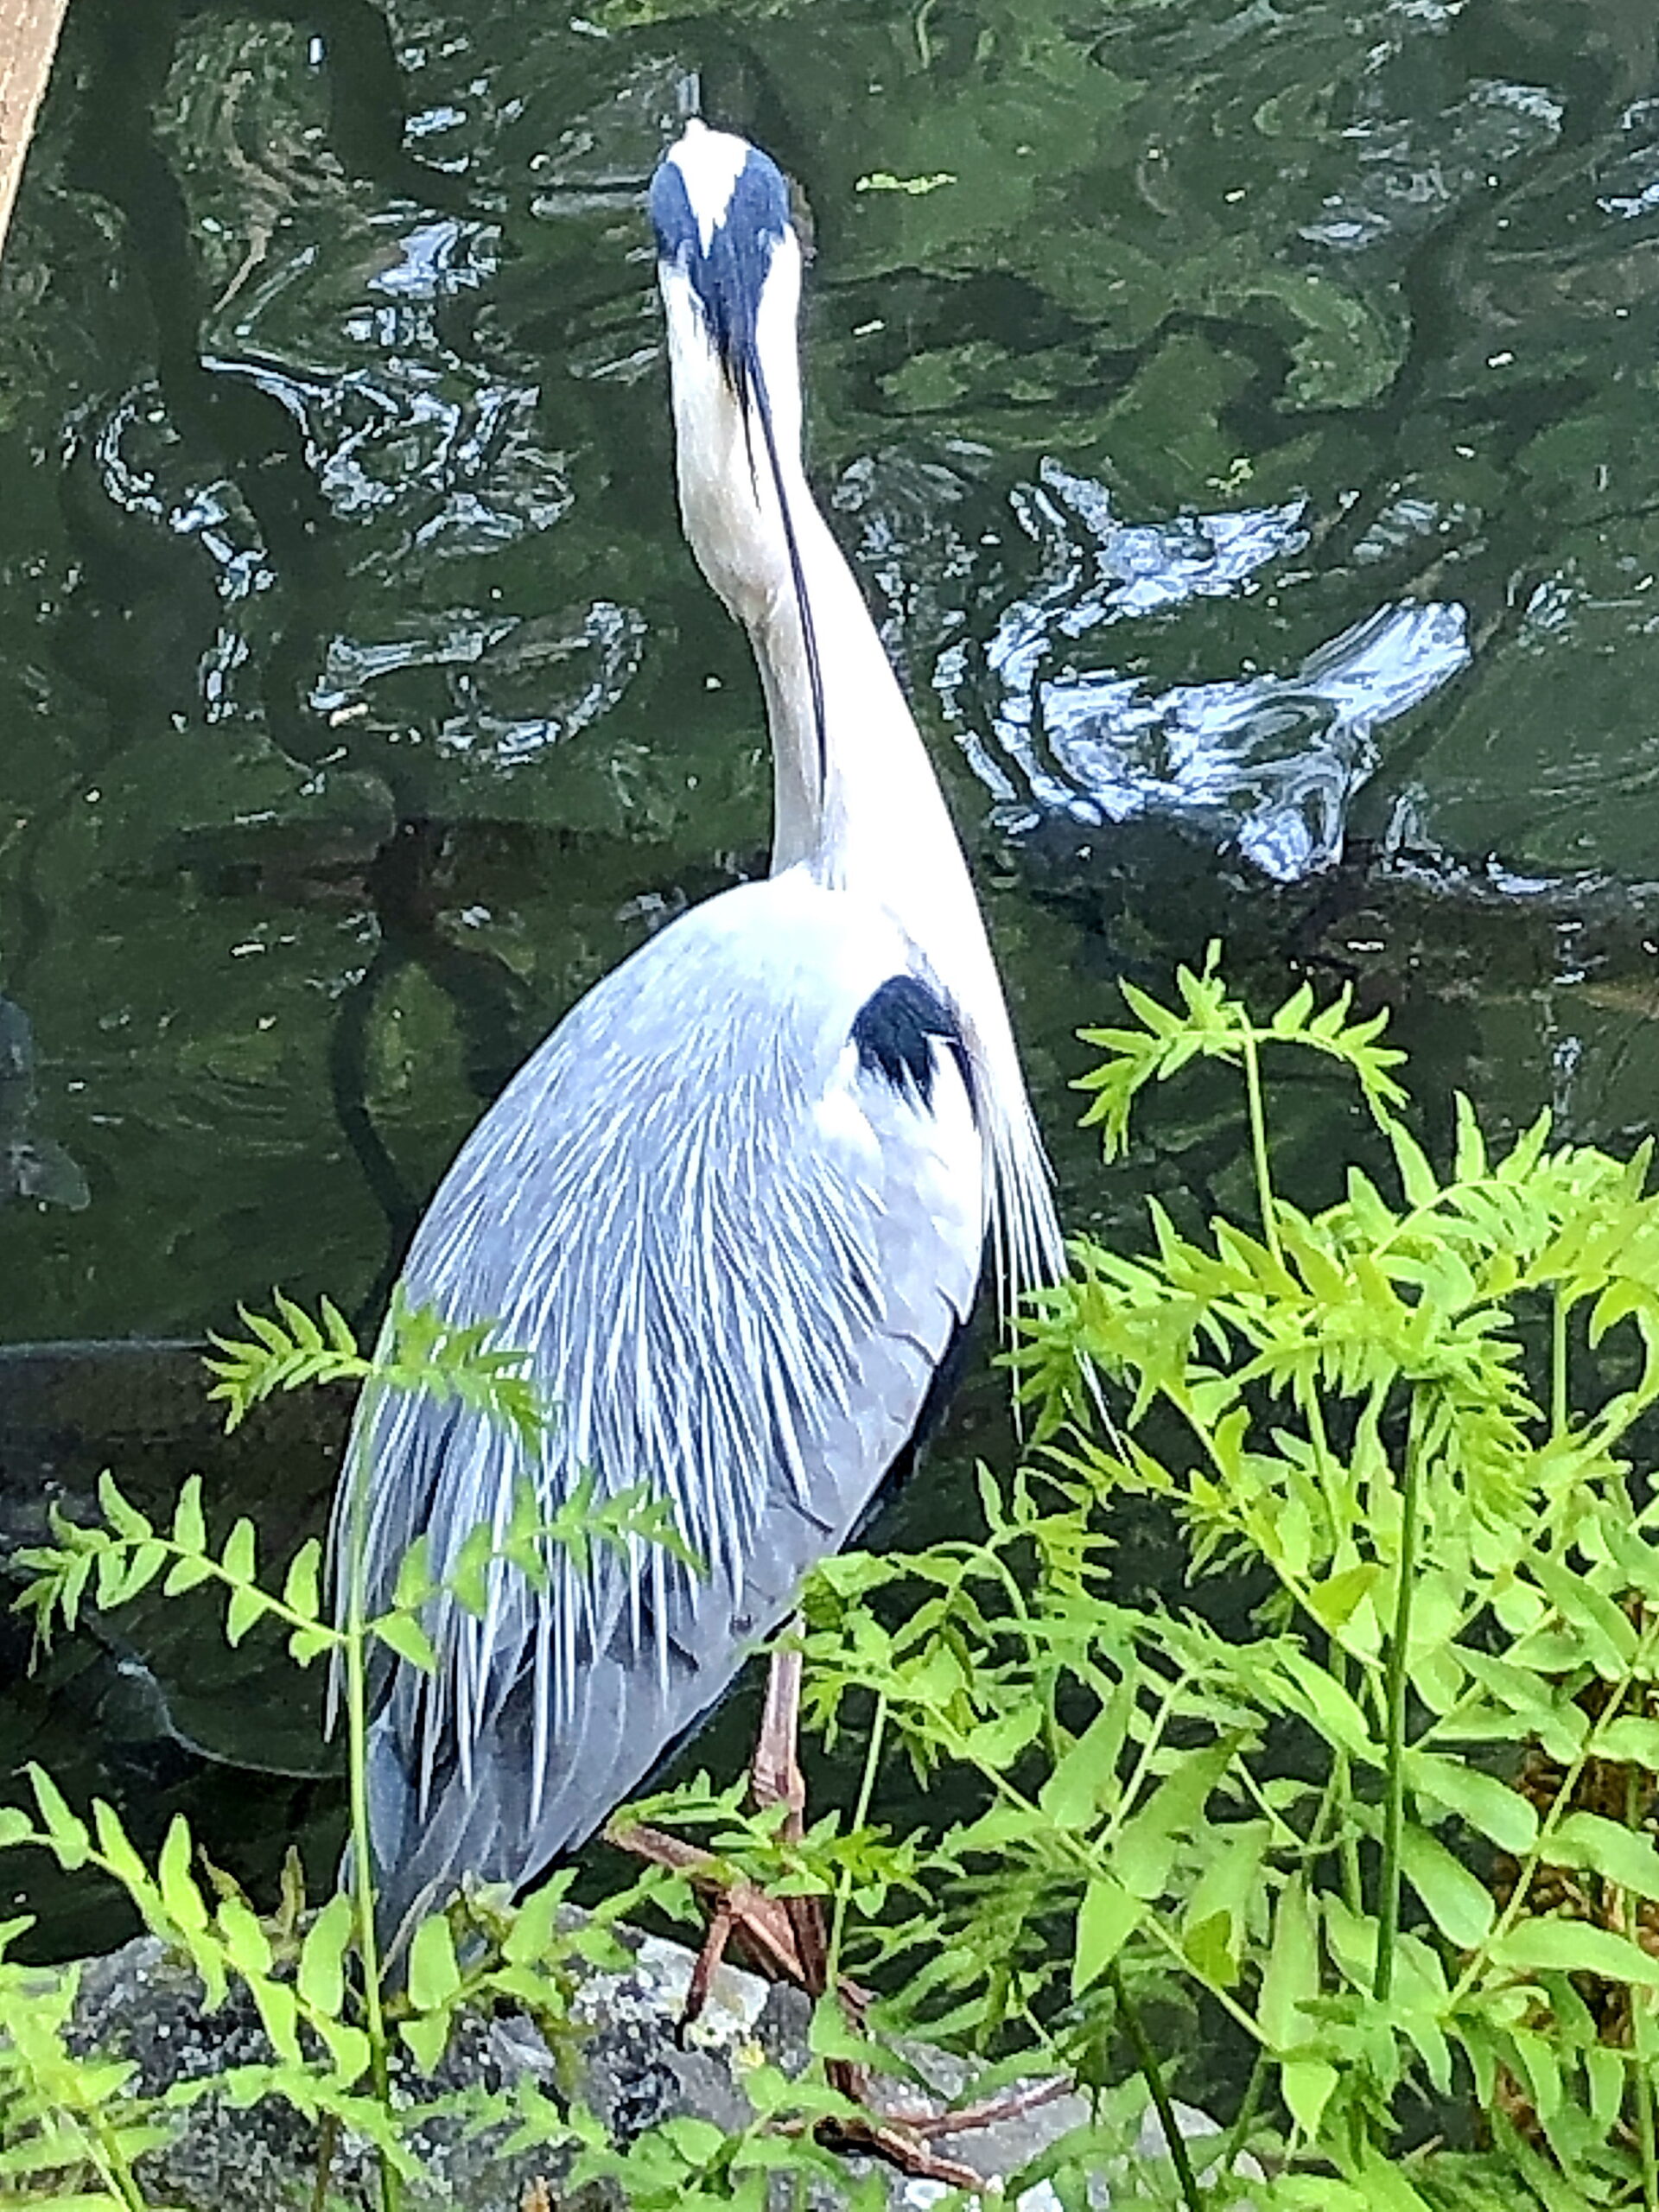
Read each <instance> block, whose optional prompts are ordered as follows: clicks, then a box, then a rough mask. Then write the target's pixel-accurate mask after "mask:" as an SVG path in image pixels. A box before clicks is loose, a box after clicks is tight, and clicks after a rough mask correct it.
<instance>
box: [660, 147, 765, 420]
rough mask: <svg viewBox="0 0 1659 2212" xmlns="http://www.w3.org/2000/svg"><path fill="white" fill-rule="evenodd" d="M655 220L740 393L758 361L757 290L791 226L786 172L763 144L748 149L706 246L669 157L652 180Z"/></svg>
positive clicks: (664, 252)
mask: <svg viewBox="0 0 1659 2212" xmlns="http://www.w3.org/2000/svg"><path fill="white" fill-rule="evenodd" d="M651 219H652V224H653V225H654V226H655V228H656V232H657V251H658V253H659V254H660V255H661V257H662V258H663V259H664V261H668V262H672V263H673V264H674V265H675V266H676V267H677V268H679V269H683V270H684V271H685V273H686V275H687V276H688V277H690V280H691V289H692V290H693V291H694V292H695V293H696V297H697V303H698V305H699V306H700V307H701V308H702V313H703V319H704V320H705V321H706V322H707V323H708V326H709V336H710V338H711V339H712V340H714V345H715V352H716V353H718V354H719V356H720V359H721V365H722V367H723V368H724V369H725V371H726V373H727V375H728V377H729V378H731V380H732V383H733V385H734V387H735V388H736V389H737V390H739V391H741V390H742V389H743V388H744V385H745V383H746V381H747V373H748V370H749V365H750V364H751V363H752V362H753V359H754V346H755V318H756V316H757V315H758V314H759V312H760V289H761V287H762V285H763V284H764V283H766V271H767V270H769V269H770V268H771V266H772V254H773V252H774V251H775V250H776V248H777V245H778V243H779V239H780V238H782V237H783V235H784V233H785V231H787V230H788V228H789V187H788V186H787V185H786V184H785V182H784V177H783V172H782V170H781V169H779V167H778V165H777V163H776V162H773V161H772V160H770V159H769V158H768V157H767V156H766V155H765V154H763V153H762V152H761V151H760V148H759V147H757V146H751V147H750V149H749V157H748V159H747V161H746V162H744V164H743V167H742V168H741V170H740V172H739V174H738V179H737V182H736V183H735V184H734V186H733V187H732V196H731V198H730V200H728V202H727V205H726V212H725V214H724V215H723V216H722V217H721V220H720V222H719V223H718V224H717V225H716V226H715V232H714V235H713V237H712V238H710V239H709V245H708V250H707V251H704V248H703V244H702V232H700V231H699V229H698V227H697V219H696V213H695V212H694V211H693V208H692V206H691V201H690V197H689V195H688V194H687V192H686V189H685V179H684V178H683V176H682V175H681V174H680V168H679V164H678V162H671V161H669V162H663V163H662V164H661V166H660V167H659V168H658V171H657V174H656V175H655V176H654V177H652V181H651Z"/></svg>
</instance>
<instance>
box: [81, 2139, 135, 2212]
mask: <svg viewBox="0 0 1659 2212" xmlns="http://www.w3.org/2000/svg"><path fill="white" fill-rule="evenodd" d="M88 2125H89V2126H90V2127H91V2129H92V2138H93V2140H94V2142H95V2143H96V2144H97V2145H98V2148H97V2151H96V2152H95V2153H94V2155H93V2159H92V2164H94V2165H95V2166H96V2167H97V2168H98V2170H99V2173H100V2175H101V2176H102V2177H103V2181H104V2186H105V2189H107V2190H109V2192H110V2194H111V2196H116V2197H118V2198H119V2199H120V2201H121V2202H122V2203H123V2204H124V2206H126V2208H127V2212H145V2197H144V2193H143V2190H142V2189H140V2188H139V2186H138V2179H137V2175H136V2174H135V2173H134V2172H133V2171H132V2168H131V2166H130V2165H129V2164H128V2163H127V2160H126V2158H125V2157H124V2154H123V2152H122V2150H121V2146H120V2145H119V2144H118V2142H117V2141H116V2139H115V2137H114V2135H113V2133H111V2130H110V2129H109V2128H108V2127H107V2126H105V2124H104V2122H103V2120H99V2119H98V2118H97V2117H95V2116H93V2117H92V2118H90V2119H89V2121H88Z"/></svg>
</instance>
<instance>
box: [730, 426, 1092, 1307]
mask: <svg viewBox="0 0 1659 2212" xmlns="http://www.w3.org/2000/svg"><path fill="white" fill-rule="evenodd" d="M779 461H780V473H781V474H782V476H783V490H784V496H785V499H786V500H787V502H788V505H789V510H790V514H791V519H792V521H793V524H794V529H795V540H796V550H797V556H798V561H799V565H800V581H801V584H802V586H803V595H804V599H805V601H806V604H807V605H808V607H810V610H811V620H812V626H813V631H814V634H815V636H816V639H817V652H818V676H819V686H820V692H821V696H822V700H823V761H822V766H820V757H819V753H820V740H819V733H818V721H817V709H816V703H815V701H814V698H813V691H812V682H811V675H810V667H809V664H808V659H807V653H806V649H805V642H804V632H803V627H802V624H801V620H800V615H799V608H798V600H797V595H796V591H795V579H794V576H793V574H792V572H791V573H788V574H786V575H784V576H782V577H780V578H779V579H778V580H777V582H776V585H775V587H774V588H772V590H770V591H768V592H766V593H765V594H760V595H757V596H756V597H755V598H754V599H753V601H751V602H750V605H749V607H748V609H747V615H748V619H747V621H746V624H745V626H746V628H747V631H748V633H749V639H750V643H751V645H753V650H754V657H755V661H756V663H757V664H758V666H759V668H760V679H761V684H762V688H763V690H764V691H765V694H766V711H767V721H768V723H769V726H770V730H771V736H772V766H773V792H774V817H773V823H772V872H773V874H777V873H779V871H780V870H781V869H784V868H793V867H797V866H804V867H806V868H809V869H810V871H811V873H812V874H814V875H816V876H817V878H818V879H819V880H820V881H822V882H823V883H824V884H825V885H826V886H828V887H829V888H831V889H836V890H845V891H848V892H850V893H853V894H855V896H858V897H862V898H866V899H870V900H872V901H874V903H876V904H878V905H880V906H883V907H885V908H886V909H887V912H889V913H891V914H892V916H893V918H894V920H895V921H897V923H898V924H899V927H900V928H901V929H902V930H903V931H904V932H905V934H906V936H907V937H908V938H910V940H911V942H912V944H914V945H915V946H916V948H917V950H918V954H919V955H920V957H921V958H922V960H923V961H924V962H925V963H926V965H927V966H928V967H929V968H930V969H931V970H932V972H933V974H934V976H936V977H937V979H938V982H939V983H940V984H942V985H943V987H944V989H945V990H946V991H947V993H948V994H949V995H950V998H951V1000H952V1001H954V1003H955V1005H956V1007H957V1012H958V1014H959V1016H960V1018H961V1020H962V1022H963V1030H964V1032H965V1033H966V1036H967V1039H968V1042H969V1049H970V1051H971V1052H972V1054H973V1057H974V1059H975V1062H976V1065H977V1066H978V1067H979V1069H980V1071H981V1075H982V1083H981V1090H982V1096H983V1097H984V1099H985V1100H986V1102H987V1103H988V1139H989V1145H990V1151H991V1155H992V1163H993V1170H994V1173H993V1181H994V1184H995V1193H994V1195H995V1201H996V1205H995V1227H996V1229H997V1232H998V1249H999V1253H1000V1255H1001V1274H1002V1277H1003V1283H1004V1287H1005V1290H1006V1291H1007V1293H1009V1294H1012V1293H1013V1292H1014V1290H1017V1289H1018V1288H1019V1287H1020V1286H1021V1285H1022V1284H1028V1283H1033V1282H1035V1281H1044V1280H1048V1279H1051V1278H1052V1275H1053V1274H1055V1273H1057V1272H1058V1269H1059V1268H1060V1267H1061V1265H1062V1264H1063V1263H1062V1262H1061V1259H1060V1250H1059V1235H1058V1227H1057V1225H1056V1223H1055V1219H1054V1213H1053V1207H1052V1199H1051V1198H1050V1194H1049V1189H1048V1179H1047V1169H1046V1164H1045V1162H1044V1160H1043V1154H1042V1147H1041V1142H1040V1140H1039V1135H1038V1132H1037V1128H1036V1124H1035V1122H1034V1119H1033V1116H1032V1111H1031V1107H1030V1103H1029V1101H1028V1099H1027V1094H1026V1087H1025V1077H1024V1074H1023V1071H1021V1068H1020V1058H1019V1052H1018V1048H1017V1046H1016V1045H1015V1042H1014V1032H1013V1029H1012V1027H1011V1025H1010V1023H1009V1020H1008V1014H1007V1004H1006V1001H1004V998H1003V995H1002V984H1001V977H1000V976H998V974H997V970H996V963H995V959H994V957H993V955H992V951H991V947H990V943H989V940H988V937H987V935H986V931H985V924H984V919H983V917H982V914H981V912H980V908H979V901H978V899H977V898H976V896H975V893H974V887H973V881H972V879H971V877H970V876H969V873H968V866H967V862H966V861H965V860H964V858H963V851H962V846H961V843H960V842H959V841H958V839H957V832H956V829H955V825H954V824H953V823H952V822H951V819H950V811H949V810H948V808H947V807H946V805H945V802H944V792H943V791H941V790H940V788H939V783H938V777H937V776H936V775H935V773H934V771H933V765H932V763H931V760H929V759H928V756H927V752H926V748H925V746H924V745H923V742H922V739H921V735H920V733H919V732H918V729H917V727H916V721H915V717H914V716H913V715H912V713H911V710H910V706H909V702H907V701H906V697H905V695H904V692H903V690H901V688H900V686H899V680H898V677H896V676H895V675H894V673H893V666H892V664H891V663H890V662H889V660H888V658H887V652H886V651H885V649H884V648H883V646H882V644H881V640H880V636H879V634H878V632H877V631H876V629H875V626H874V623H873V622H872V620H871V619H870V614H869V610H868V607H867V606H866V604H865V601H864V597H863V594H862V592H861V590H860V588H859V585H858V582H857V580H856V578H855V576H854V574H853V572H852V569H850V568H849V565H848V563H847V561H846V559H845V557H844V556H843V555H842V551H841V549H840V547H839V546H838V545H837V544H836V541H835V539H834V537H832V536H831V534H830V531H829V525H828V524H827V523H826V522H825V521H824V519H823V516H822V514H821V513H820V512H819V511H818V508H817V503H816V502H815V501H814V499H813V498H812V495H811V493H810V488H809V487H808V485H807V482H806V479H805V474H804V471H803V470H802V468H801V466H800V463H799V461H798V457H796V456H795V455H794V454H788V455H784V454H780V455H779Z"/></svg>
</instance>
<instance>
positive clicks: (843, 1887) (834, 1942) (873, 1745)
mask: <svg viewBox="0 0 1659 2212" xmlns="http://www.w3.org/2000/svg"><path fill="white" fill-rule="evenodd" d="M886 1733H887V1692H886V1691H885V1690H878V1691H877V1692H876V1694H875V1711H874V1713H873V1714H872V1716H871V1719H870V1740H869V1742H868V1745H866V1746H865V1751H864V1771H863V1773H862V1774H861V1776H860V1777H859V1783H858V1802H857V1803H856V1804H855V1806H854V1808H853V1831H852V1832H853V1834H855V1835H856V1834H857V1833H858V1831H859V1830H860V1829H861V1827H863V1826H864V1823H865V1822H866V1821H868V1818H869V1816H870V1799H871V1796H873V1795H874V1789H875V1777H876V1771H877V1770H878V1768H879V1767H880V1764H881V1738H882V1737H883V1736H884V1735H885V1734H886ZM852 1889H853V1877H852V1873H851V1871H850V1870H849V1868H847V1867H845V1866H843V1867H842V1871H841V1878H840V1879H839V1881H838V1882H837V1883H836V1914H835V1918H834V1920H833V1921H832V1922H831V1923H830V1926H829V1967H828V1969H827V1972H826V1974H825V1986H826V1987H827V1988H829V1989H831V1990H835V1989H838V1988H839V1987H840V1986H841V1938H842V1931H843V1930H844V1929H845V1928H846V1925H847V1906H848V1903H849V1899H850V1897H851V1896H852Z"/></svg>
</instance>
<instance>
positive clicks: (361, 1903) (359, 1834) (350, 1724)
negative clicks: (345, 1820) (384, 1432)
mask: <svg viewBox="0 0 1659 2212" xmlns="http://www.w3.org/2000/svg"><path fill="white" fill-rule="evenodd" d="M378 1410H379V1392H378V1389H376V1386H375V1385H374V1384H373V1383H368V1384H367V1385H365V1390H364V1399H363V1402H362V1403H361V1405H360V1406H359V1413H358V1427H357V1434H356V1437H355V1439H354V1441H353V1450H352V1515H351V1539H350V1541H351V1557H350V1560H349V1564H348V1567H347V1572H346V1759H347V1764H348V1767H349V1770H350V1777H351V1814H352V1898H353V1904H354V1905H355V1907H356V1910H357V1947H358V1952H359V1956H360V1957H361V1959H362V1961H363V2010H364V2026H365V2030H366V2031H367V2034H368V2038H369V2071H370V2076H371V2078H372V2082H373V2083H374V2094H375V2100H376V2101H377V2102H378V2105H379V2106H380V2107H381V2109H382V2111H383V2112H385V2114H386V2117H387V2118H388V2119H389V2120H390V2119H391V2063H390V2061H389V2059H388V2056H387V2049H386V2021H385V2012H384V2011H383V2010H382V2007H381V2001H380V1950H379V1942H378V1937H377V1936H376V1932H375V1925H374V1860H373V1858H372V1853H371V1848H370V1847H371V1843H372V1834H371V1830H370V1825H369V1757H368V1741H369V1700H368V1682H367V1669H366V1668H365V1664H364V1659H365V1646H366V1644H367V1643H368V1630H367V1628H366V1626H365V1614H366V1611H367V1606H366V1598H365V1591H364V1587H363V1580H364V1574H365V1565H366V1555H367V1551H368V1491H369V1439H370V1436H371V1435H372V1433H373V1429H374V1422H375V1415H376V1414H377V1413H378ZM403 2199H404V2188H403V2182H402V2179H401V2177H399V2175H398V2173H397V2170H396V2168H395V2167H394V2166H393V2165H392V2164H391V2160H390V2159H389V2158H382V2159H381V2161H380V2202H381V2207H382V2212H402V2207H403Z"/></svg>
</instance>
